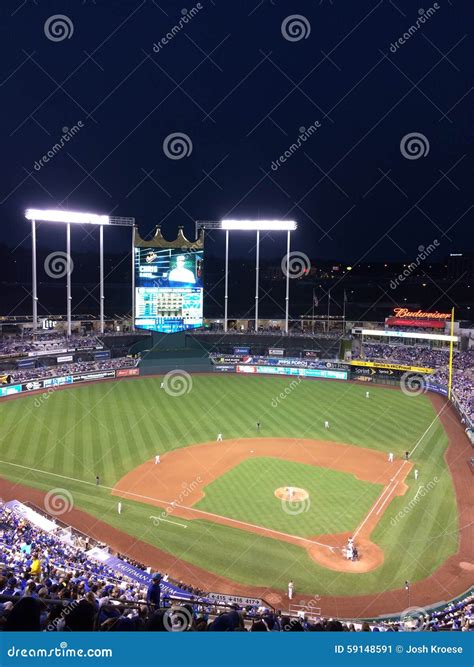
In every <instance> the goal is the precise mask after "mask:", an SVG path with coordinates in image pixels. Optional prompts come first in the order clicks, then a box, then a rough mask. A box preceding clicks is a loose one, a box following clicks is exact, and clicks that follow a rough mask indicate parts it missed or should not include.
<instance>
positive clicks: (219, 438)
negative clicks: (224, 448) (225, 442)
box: [216, 433, 223, 442]
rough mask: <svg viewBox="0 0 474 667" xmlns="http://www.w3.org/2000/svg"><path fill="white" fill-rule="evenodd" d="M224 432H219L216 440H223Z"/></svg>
mask: <svg viewBox="0 0 474 667" xmlns="http://www.w3.org/2000/svg"><path fill="white" fill-rule="evenodd" d="M222 439H223V438H222V433H218V434H217V438H216V442H222Z"/></svg>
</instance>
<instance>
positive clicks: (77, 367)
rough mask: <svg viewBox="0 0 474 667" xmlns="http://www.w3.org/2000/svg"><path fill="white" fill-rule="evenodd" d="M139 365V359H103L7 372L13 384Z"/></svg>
mask: <svg viewBox="0 0 474 667" xmlns="http://www.w3.org/2000/svg"><path fill="white" fill-rule="evenodd" d="M136 365H137V359H134V358H132V357H116V358H114V359H101V360H97V361H75V362H70V363H67V364H58V365H56V366H48V367H40V368H23V369H18V370H11V371H5V373H6V374H8V375H11V378H12V380H11V384H16V383H19V382H27V381H28V380H32V379H42V378H49V377H60V376H64V375H73V374H74V373H91V372H93V371H105V370H113V369H116V368H133V367H134V366H136Z"/></svg>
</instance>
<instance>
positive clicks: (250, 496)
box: [195, 456, 383, 537]
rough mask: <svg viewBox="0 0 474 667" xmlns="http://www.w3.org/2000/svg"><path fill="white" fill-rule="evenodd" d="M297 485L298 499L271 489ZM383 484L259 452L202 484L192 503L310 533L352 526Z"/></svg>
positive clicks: (292, 531) (286, 530)
mask: <svg viewBox="0 0 474 667" xmlns="http://www.w3.org/2000/svg"><path fill="white" fill-rule="evenodd" d="M286 486H294V487H299V488H301V489H305V490H306V491H307V492H308V493H309V498H308V500H306V501H303V502H301V503H295V502H291V503H288V502H281V501H280V500H278V498H277V497H276V496H275V493H274V492H275V489H278V488H280V487H286ZM382 489H383V485H382V484H370V483H368V482H363V481H361V480H358V479H357V478H356V477H354V475H350V474H348V473H344V472H340V471H338V470H329V469H327V468H318V467H317V466H313V465H306V464H303V463H295V462H294V461H283V460H282V459H277V458H272V457H267V456H259V457H256V458H252V459H247V460H246V461H243V462H242V463H240V464H239V465H237V466H235V468H232V470H229V471H228V472H226V473H224V474H223V475H221V476H220V477H218V478H217V479H216V480H214V481H213V482H212V483H211V484H208V486H206V487H205V489H204V493H205V498H203V499H202V500H201V501H199V502H198V503H197V504H196V505H195V507H197V508H198V509H201V510H205V511H206V512H213V513H215V514H223V515H224V516H228V517H231V518H232V519H239V520H240V521H246V522H248V523H255V524H257V525H259V526H265V527H266V528H272V529H273V530H279V531H281V532H283V533H288V534H290V535H298V536H300V537H311V536H314V535H323V534H329V533H344V532H346V531H352V530H354V529H355V528H356V527H357V526H358V524H359V523H360V522H361V521H362V519H363V518H364V516H365V515H366V514H367V512H369V510H370V508H371V507H372V505H373V504H374V502H375V501H376V499H377V498H378V496H379V495H380V493H381V491H382Z"/></svg>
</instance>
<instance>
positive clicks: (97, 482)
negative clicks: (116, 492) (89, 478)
mask: <svg viewBox="0 0 474 667" xmlns="http://www.w3.org/2000/svg"><path fill="white" fill-rule="evenodd" d="M99 484H100V477H99V475H96V476H95V485H96V486H99Z"/></svg>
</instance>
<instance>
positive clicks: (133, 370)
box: [116, 367, 140, 378]
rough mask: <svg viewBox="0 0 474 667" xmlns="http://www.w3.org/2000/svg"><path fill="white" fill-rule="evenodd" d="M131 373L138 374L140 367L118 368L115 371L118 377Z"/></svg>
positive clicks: (129, 375)
mask: <svg viewBox="0 0 474 667" xmlns="http://www.w3.org/2000/svg"><path fill="white" fill-rule="evenodd" d="M133 375H140V369H139V368H138V367H137V368H119V369H118V371H117V372H116V377H118V378H126V377H131V376H133Z"/></svg>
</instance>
